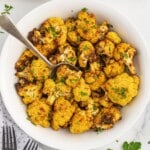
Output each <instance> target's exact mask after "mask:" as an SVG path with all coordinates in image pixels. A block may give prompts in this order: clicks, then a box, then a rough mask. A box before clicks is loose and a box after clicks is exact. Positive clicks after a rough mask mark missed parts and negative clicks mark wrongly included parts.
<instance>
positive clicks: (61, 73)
mask: <svg viewBox="0 0 150 150" xmlns="http://www.w3.org/2000/svg"><path fill="white" fill-rule="evenodd" d="M73 72H74V71H73V70H71V69H70V68H69V67H68V66H66V65H61V66H59V67H58V68H57V71H56V76H57V78H58V80H61V79H62V78H64V79H66V78H67V77H68V75H69V74H72V73H73Z"/></svg>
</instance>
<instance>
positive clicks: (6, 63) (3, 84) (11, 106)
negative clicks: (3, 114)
mask: <svg viewBox="0 0 150 150" xmlns="http://www.w3.org/2000/svg"><path fill="white" fill-rule="evenodd" d="M83 7H86V8H88V9H89V11H91V12H92V13H94V14H95V15H96V18H97V20H98V21H99V22H101V21H102V20H107V21H108V22H110V23H111V24H112V25H113V26H114V30H115V31H117V32H118V33H119V34H120V36H121V37H122V39H124V40H125V41H127V42H129V43H131V44H132V45H133V46H134V47H136V49H137V56H136V58H135V64H136V68H137V70H138V75H139V76H140V79H141V83H140V89H139V94H138V96H137V97H136V98H135V99H134V101H133V102H132V103H131V104H129V105H128V106H126V107H125V108H123V109H122V120H121V121H119V122H118V123H117V124H116V125H115V126H114V128H112V129H110V130H108V131H105V132H102V133H100V134H96V133H95V132H93V131H89V132H86V133H83V134H75V135H74V134H70V133H69V132H68V131H66V130H64V129H62V130H59V131H54V130H52V129H51V128H42V127H39V126H34V125H33V124H32V123H31V122H30V121H28V120H27V114H26V107H25V105H24V104H23V103H22V102H21V99H20V97H19V96H18V95H17V93H16V90H15V87H14V84H15V83H16V81H17V79H16V77H15V69H14V65H15V62H16V61H17V59H18V58H19V56H20V55H21V53H22V52H23V50H24V49H25V46H24V45H22V44H21V43H20V42H19V41H17V40H16V39H15V38H13V37H12V36H9V37H8V38H7V40H6V42H5V44H4V47H3V50H2V53H1V58H0V65H1V66H0V88H1V94H2V97H3V102H4V104H5V106H6V108H7V110H8V112H9V113H10V115H11V116H12V118H13V119H14V121H15V122H16V123H17V124H18V125H19V127H20V128H21V129H22V130H24V131H25V132H26V133H27V134H28V135H29V136H31V137H33V138H34V139H35V140H37V141H39V142H40V143H42V144H45V145H47V146H50V147H53V148H57V149H64V150H70V149H71V150H87V149H93V148H97V147H101V146H104V145H106V144H108V143H110V142H112V141H114V140H116V139H117V138H119V137H120V136H121V135H123V134H125V132H126V131H127V130H128V129H130V128H131V127H132V126H133V125H135V122H136V121H137V119H138V118H139V117H140V115H141V114H142V112H143V110H144V109H145V107H146V104H147V102H148V100H149V96H150V94H149V93H150V92H149V90H150V83H149V77H150V69H148V65H149V64H150V59H149V58H150V57H149V52H148V50H147V48H146V46H145V43H144V41H143V39H142V38H141V35H140V34H139V32H138V31H137V30H136V28H135V27H134V25H133V24H131V22H130V21H129V20H128V19H127V18H126V17H125V16H123V15H122V14H120V13H119V12H117V11H116V10H114V9H113V8H112V6H111V5H110V4H105V2H103V3H102V2H99V1H98V0H75V1H69V0H54V1H50V2H48V3H46V4H43V5H41V6H40V7H38V8H36V9H34V10H32V11H31V12H30V13H28V14H27V15H26V16H25V17H23V18H22V19H21V20H20V21H19V23H18V24H17V26H18V28H19V29H20V30H21V31H22V33H23V34H24V35H25V36H27V34H28V32H29V31H31V30H32V29H33V28H34V27H38V26H39V25H40V24H41V23H42V22H43V21H45V20H46V19H47V18H49V17H51V16H56V17H58V16H59V17H62V18H67V17H70V16H73V15H76V12H78V11H79V10H81V9H82V8H83Z"/></svg>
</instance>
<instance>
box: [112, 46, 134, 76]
mask: <svg viewBox="0 0 150 150" xmlns="http://www.w3.org/2000/svg"><path fill="white" fill-rule="evenodd" d="M135 54H136V50H135V48H133V47H131V45H129V44H127V43H120V44H118V45H117V47H116V49H115V51H114V58H115V59H116V60H117V61H118V60H122V61H123V62H124V64H125V65H126V66H127V67H128V68H129V71H130V73H131V74H136V69H135V66H134V64H133V57H134V55H135Z"/></svg>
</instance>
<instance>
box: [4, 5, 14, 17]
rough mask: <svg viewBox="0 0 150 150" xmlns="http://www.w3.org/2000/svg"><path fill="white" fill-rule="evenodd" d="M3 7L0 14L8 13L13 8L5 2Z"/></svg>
mask: <svg viewBox="0 0 150 150" xmlns="http://www.w3.org/2000/svg"><path fill="white" fill-rule="evenodd" d="M4 7H5V8H4V10H3V12H1V15H4V14H8V15H9V14H10V11H11V10H12V9H13V6H11V5H7V4H5V5H4Z"/></svg>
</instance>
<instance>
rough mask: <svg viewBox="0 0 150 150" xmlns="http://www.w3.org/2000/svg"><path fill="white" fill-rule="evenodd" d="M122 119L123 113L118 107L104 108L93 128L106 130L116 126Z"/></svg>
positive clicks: (95, 120) (96, 118) (96, 117)
mask: <svg viewBox="0 0 150 150" xmlns="http://www.w3.org/2000/svg"><path fill="white" fill-rule="evenodd" d="M119 119H121V113H120V111H119V109H117V108H116V107H110V108H102V109H101V110H100V112H99V113H98V114H97V115H96V116H95V117H94V121H93V128H94V129H96V130H97V129H101V130H106V129H110V128H112V127H113V126H114V124H115V123H116V122H117V121H118V120H119Z"/></svg>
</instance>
